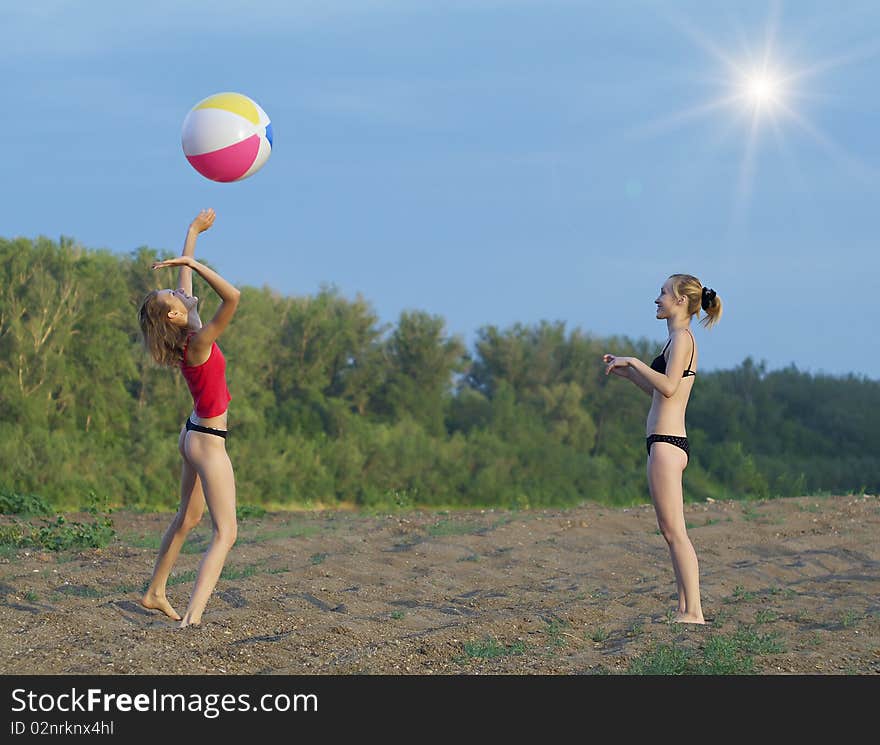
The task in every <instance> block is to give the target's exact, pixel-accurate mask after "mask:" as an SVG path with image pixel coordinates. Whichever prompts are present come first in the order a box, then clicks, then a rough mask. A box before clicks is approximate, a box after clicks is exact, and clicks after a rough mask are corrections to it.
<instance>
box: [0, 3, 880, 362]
mask: <svg viewBox="0 0 880 745" xmlns="http://www.w3.org/2000/svg"><path fill="white" fill-rule="evenodd" d="M768 40H769V41H768ZM767 49H770V50H771V52H772V54H770V59H771V61H772V64H773V65H774V66H775V67H778V69H780V70H782V71H783V72H782V73H775V74H776V75H777V77H778V76H779V75H782V76H783V77H786V76H787V77H786V80H788V81H789V82H788V83H787V84H786V85H785V86H783V87H782V89H781V90H782V92H781V93H780V94H779V96H780V98H781V99H782V101H783V103H784V105H785V106H786V107H787V108H786V109H779V108H775V109H774V108H772V107H769V106H766V107H765V108H762V109H761V110H760V111H759V113H758V115H757V116H755V115H754V104H753V102H751V100H737V101H734V102H728V103H726V104H725V105H717V106H713V102H718V101H719V100H720V99H725V98H726V97H727V98H729V97H730V94H731V91H734V90H738V89H735V88H734V87H732V86H733V85H734V82H733V81H735V80H737V78H736V75H735V74H734V73H733V70H736V69H739V70H744V69H746V68H748V67H749V63H748V60H750V59H753V60H760V59H762V58H763V57H762V55H764V51H765V50H767ZM0 79H2V81H3V83H2V89H3V94H4V95H3V99H4V105H3V106H2V107H0V127H2V132H3V135H4V137H3V139H4V145H5V147H4V158H3V162H2V168H3V173H4V176H5V177H4V178H3V179H2V182H0V235H2V236H3V237H7V238H10V237H14V236H25V237H29V238H33V237H36V236H38V235H46V236H49V237H51V238H56V239H57V238H58V237H59V236H61V235H65V236H71V237H73V238H74V239H76V240H77V241H79V242H80V243H82V244H83V245H85V246H87V247H90V248H107V249H111V250H113V251H115V252H119V253H128V252H129V251H132V250H134V249H136V248H137V247H139V246H143V245H148V246H152V247H155V248H158V249H168V250H174V251H177V250H179V248H180V246H181V244H182V240H183V235H184V231H185V227H186V225H187V224H188V222H189V220H190V219H191V218H192V217H193V216H194V215H195V214H196V212H197V211H198V210H199V209H201V208H202V207H207V206H213V207H214V208H215V209H216V210H217V213H218V217H217V222H216V224H215V226H214V228H213V229H212V230H211V231H210V232H209V233H207V234H205V235H204V236H203V237H202V238H201V239H200V245H199V249H200V250H199V255H200V256H202V257H204V258H205V259H206V260H208V261H210V263H211V264H212V265H213V266H214V267H215V268H217V269H218V270H219V271H220V272H221V273H223V274H224V275H225V276H227V277H228V278H229V279H230V280H232V281H234V282H237V283H239V284H241V285H251V286H263V285H266V286H270V287H273V288H274V289H276V290H278V291H279V292H281V293H284V294H288V295H294V294H295V295H304V294H313V293H315V292H316V291H318V290H319V288H320V287H321V285H322V284H333V285H336V286H337V287H338V288H339V290H340V291H341V292H342V293H343V294H344V295H345V296H348V297H354V296H355V294H357V293H360V294H362V295H363V296H364V297H365V298H366V299H367V300H368V301H369V302H370V303H372V305H373V306H374V308H375V309H376V311H377V313H378V314H379V315H380V317H381V318H382V320H383V321H386V322H393V321H395V319H396V318H397V316H398V314H399V313H400V312H401V311H402V310H407V309H420V310H425V311H428V312H430V313H433V314H437V315H440V316H442V317H443V318H444V319H445V320H446V322H447V328H448V330H449V332H450V333H454V334H458V335H460V336H461V337H462V338H463V339H464V340H465V341H466V342H467V343H468V344H469V345H470V344H472V342H473V340H474V335H475V331H476V330H477V329H478V328H479V327H481V326H484V325H488V324H494V325H497V326H501V327H507V326H510V325H512V324H513V323H515V322H522V323H526V324H534V323H537V322H539V321H540V320H542V319H546V320H549V321H557V320H561V321H564V322H565V323H566V325H567V326H568V328H569V329H573V328H575V327H580V328H582V329H583V330H585V331H589V332H592V333H595V334H597V335H602V336H605V335H612V334H622V335H627V336H630V337H634V338H638V337H647V338H649V339H652V340H657V342H658V344H659V343H661V342H662V340H663V339H664V338H665V324H664V323H662V322H660V321H657V320H655V318H654V305H653V300H654V298H655V297H656V294H657V291H658V289H659V287H660V285H661V284H662V283H663V281H664V280H665V278H666V277H667V276H668V275H669V274H671V273H673V272H688V273H691V274H695V275H696V276H697V277H699V278H700V279H701V280H702V281H703V282H704V283H705V284H707V285H709V286H712V287H714V288H715V289H716V291H717V292H718V294H719V295H720V296H721V297H722V298H723V300H724V301H725V316H724V318H723V319H722V322H721V323H720V324H719V325H718V326H717V327H716V328H715V329H713V330H712V331H711V332H707V331H701V332H698V335H697V338H698V340H699V342H700V345H701V346H700V350H701V367H702V368H703V369H704V370H708V369H718V368H729V367H732V366H734V365H736V364H739V363H740V362H741V361H742V360H743V359H744V358H746V357H747V356H751V357H753V358H754V359H756V360H764V361H765V362H766V363H767V366H768V367H769V368H770V369H776V368H780V367H784V366H786V365H789V364H792V363H794V364H795V365H797V366H798V368H800V369H802V370H807V371H810V372H824V373H832V374H846V373H849V372H853V373H856V374H859V375H866V376H868V377H871V378H873V379H878V378H880V344H878V343H877V333H876V330H875V329H876V326H877V322H878V317H880V316H878V311H877V301H878V295H880V292H878V291H880V258H878V245H877V244H878V242H877V229H876V220H875V218H874V215H875V214H876V213H877V204H878V196H880V145H878V142H880V135H878V133H880V97H878V95H877V88H876V85H877V80H878V79H880V5H878V4H877V3H876V2H861V1H859V0H846V1H845V2H843V3H841V2H835V1H831V0H827V1H825V0H823V1H821V2H820V1H818V0H813V1H811V0H801V1H799V2H793V1H792V0H790V1H789V2H788V3H768V2H742V3H736V4H731V3H729V2H714V1H707V0H702V1H696V0H681V1H680V2H652V1H650V0H621V2H615V3H608V2H604V1H603V2H592V1H588V0H581V1H579V2H575V1H574V0H503V1H502V0H466V1H465V0H446V1H445V2H440V3H438V2H427V1H423V0H396V1H392V0H374V1H372V2H371V1H370V0H331V1H327V2H280V1H275V0H264V1H263V2H260V3H247V2H231V1H230V0H215V1H214V2H211V3H207V2H201V1H189V0H188V2H186V3H181V2H171V1H169V0H157V1H155V2H152V3H150V4H140V3H137V4H135V3H118V2H109V1H107V0H91V1H90V2H88V3H81V2H67V1H65V0H56V1H54V2H52V1H48V0H33V1H32V2H29V3H24V2H19V3H15V4H13V3H4V4H3V5H2V6H0ZM220 91H238V92H240V93H244V94H246V95H249V96H251V97H252V98H253V99H254V100H256V101H257V102H258V103H259V104H260V105H261V106H262V108H263V109H265V111H266V112H267V113H268V115H269V116H270V118H271V119H272V123H273V130H274V138H275V149H274V152H273V154H272V156H271V158H270V159H269V161H268V163H267V164H266V166H265V167H264V168H263V169H262V171H260V172H259V173H257V174H256V175H255V176H253V177H251V178H249V179H246V180H245V181H242V182H240V183H235V184H217V183H214V182H210V181H207V180H206V179H204V178H203V177H201V176H200V175H198V174H197V173H196V172H195V171H194V170H193V169H192V168H191V167H190V166H189V164H188V163H187V162H186V160H185V158H184V156H183V153H182V150H181V146H180V130H181V125H182V123H183V119H184V117H185V116H186V114H187V112H188V111H189V109H190V108H191V107H192V106H193V105H194V104H195V103H196V102H197V101H199V100H201V99H202V98H204V97H206V96H208V95H210V94H212V93H216V92H220ZM750 107H751V108H750ZM753 126H754V128H753ZM609 351H612V352H613V351H615V350H609ZM597 364H599V362H598V361H597Z"/></svg>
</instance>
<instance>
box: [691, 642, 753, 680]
mask: <svg viewBox="0 0 880 745" xmlns="http://www.w3.org/2000/svg"><path fill="white" fill-rule="evenodd" d="M702 652H703V656H702V659H699V660H695V661H694V663H693V664H692V665H691V669H690V670H688V672H689V673H691V674H695V675H752V674H754V672H755V660H754V659H753V658H752V657H751V655H749V654H746V653H744V651H743V649H742V648H741V646H740V645H739V644H737V641H736V639H735V636H725V635H724V634H719V635H718V636H713V637H711V638H710V639H709V641H707V642H706V645H705V646H704V647H703V650H702Z"/></svg>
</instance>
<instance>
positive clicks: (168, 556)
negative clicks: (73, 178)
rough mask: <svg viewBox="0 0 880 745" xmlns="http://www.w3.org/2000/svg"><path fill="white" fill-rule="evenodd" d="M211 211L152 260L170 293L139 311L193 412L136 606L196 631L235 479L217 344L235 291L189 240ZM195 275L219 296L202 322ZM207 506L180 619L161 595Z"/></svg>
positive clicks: (231, 521)
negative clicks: (167, 513) (172, 276)
mask: <svg viewBox="0 0 880 745" xmlns="http://www.w3.org/2000/svg"><path fill="white" fill-rule="evenodd" d="M214 217H215V215H214V210H212V209H208V210H202V211H201V212H199V214H198V215H197V216H196V218H195V219H194V220H193V221H192V223H190V226H189V229H188V231H187V234H186V242H185V243H184V247H183V254H182V255H181V256H178V257H176V258H173V259H168V260H167V261H157V262H156V263H155V264H153V269H160V268H162V267H167V266H179V267H180V271H179V272H178V275H177V289H176V290H154V291H153V292H151V293H150V294H149V295H147V297H146V298H145V299H144V302H143V304H142V305H141V308H140V325H141V331H142V332H143V336H144V343H145V345H146V346H147V349H149V351H150V354H151V355H152V357H153V359H155V360H156V362H158V363H159V364H160V365H167V366H169V367H180V369H181V371H182V373H183V377H184V378H185V379H186V382H187V385H188V386H189V389H190V392H191V393H192V397H193V413H192V414H190V415H189V417H188V418H187V420H186V424H185V425H184V426H183V428H182V429H181V431H180V439H179V441H178V449H179V451H180V455H181V457H182V458H183V471H182V474H181V480H180V509H178V511H177V514H176V515H175V516H174V519H173V520H172V521H171V525H170V526H169V527H168V530H167V531H166V532H165V535H164V537H163V538H162V545H161V546H160V547H159V556H158V558H157V559H156V565H155V567H154V569H153V577H152V579H151V580H150V585H149V587H148V588H147V591H146V592H145V593H144V596H143V597H142V598H141V605H143V606H144V607H146V608H153V609H156V610H160V611H162V612H163V613H165V615H167V616H169V617H170V618H173V619H174V620H176V621H178V620H179V621H180V626H181V628H182V627H184V626H190V625H196V626H197V625H199V624H200V623H201V620H202V613H203V612H204V610H205V606H206V605H207V603H208V598H209V597H210V596H211V593H212V592H213V591H214V587H215V585H216V584H217V580H218V579H219V577H220V572H221V571H222V569H223V564H224V563H225V561H226V556H227V554H228V553H229V550H230V549H231V548H232V546H233V544H234V543H235V539H236V535H237V530H238V527H237V523H236V517H235V476H234V474H233V471H232V463H231V462H230V460H229V456H228V455H227V454H226V407H227V405H228V403H229V400H230V396H229V391H228V389H227V388H226V360H225V359H224V357H223V354H222V352H221V351H220V347H218V346H217V342H216V340H217V338H218V337H219V336H220V334H222V333H223V331H224V330H225V329H226V326H227V325H228V324H229V321H230V320H231V319H232V316H233V314H234V313H235V309H236V308H237V307H238V300H239V296H240V293H239V291H238V290H237V289H236V288H235V287H233V286H232V285H231V284H230V283H229V282H227V281H226V280H225V279H223V277H221V276H220V275H219V274H217V273H216V272H215V271H213V270H212V269H209V268H208V267H206V266H205V265H204V264H202V263H200V262H198V261H196V260H195V259H194V258H193V254H194V253H195V246H196V238H197V237H198V235H199V233H202V232H204V231H205V230H207V229H208V228H210V227H211V225H213V224H214ZM193 269H194V270H195V271H197V272H198V273H199V274H200V275H201V276H202V277H203V278H204V280H205V281H206V282H207V283H208V284H209V285H210V286H211V288H212V289H213V290H214V291H215V292H216V293H217V294H218V295H219V296H220V299H221V301H222V302H221V303H220V307H219V308H218V309H217V312H216V313H215V314H214V317H213V318H212V319H211V320H210V321H208V322H207V323H205V324H203V323H202V321H201V319H200V318H199V313H198V310H197V305H198V302H199V299H198V298H197V297H193V295H192V271H193ZM206 504H207V507H208V511H209V512H210V514H211V520H212V522H213V526H214V534H213V537H212V539H211V544H210V545H209V546H208V550H207V551H206V552H205V555H204V557H203V559H202V562H201V564H200V565H199V572H198V576H197V577H196V584H195V589H194V590H193V594H192V597H191V598H190V601H189V606H188V607H187V609H186V612H185V613H184V615H183V617H182V618H181V616H180V614H179V613H177V611H175V610H174V608H172V607H171V604H170V603H169V602H168V598H167V597H166V595H165V585H166V583H167V581H168V575H169V574H170V573H171V568H172V566H173V565H174V562H175V561H176V559H177V557H178V555H179V554H180V549H181V547H182V546H183V542H184V540H186V536H187V534H188V533H189V532H190V531H191V530H192V529H193V528H194V527H195V526H196V525H198V523H199V521H200V520H201V518H202V514H203V513H204V510H205V505H206Z"/></svg>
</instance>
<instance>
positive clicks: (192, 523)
mask: <svg viewBox="0 0 880 745" xmlns="http://www.w3.org/2000/svg"><path fill="white" fill-rule="evenodd" d="M201 521H202V516H201V514H200V513H196V512H186V513H185V514H184V515H183V517H181V518H179V524H180V530H181V531H182V532H184V533H189V532H190V531H191V530H192V529H193V528H195V527H196V526H197V525H198V524H199V523H200V522H201Z"/></svg>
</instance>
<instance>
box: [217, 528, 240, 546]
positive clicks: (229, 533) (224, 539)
mask: <svg viewBox="0 0 880 745" xmlns="http://www.w3.org/2000/svg"><path fill="white" fill-rule="evenodd" d="M237 539H238V526H237V525H236V524H235V523H233V524H232V525H227V526H223V527H215V528H214V542H215V543H218V544H220V545H222V546H225V547H226V548H227V549H230V548H232V547H233V546H234V545H235V541H236V540H237Z"/></svg>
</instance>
